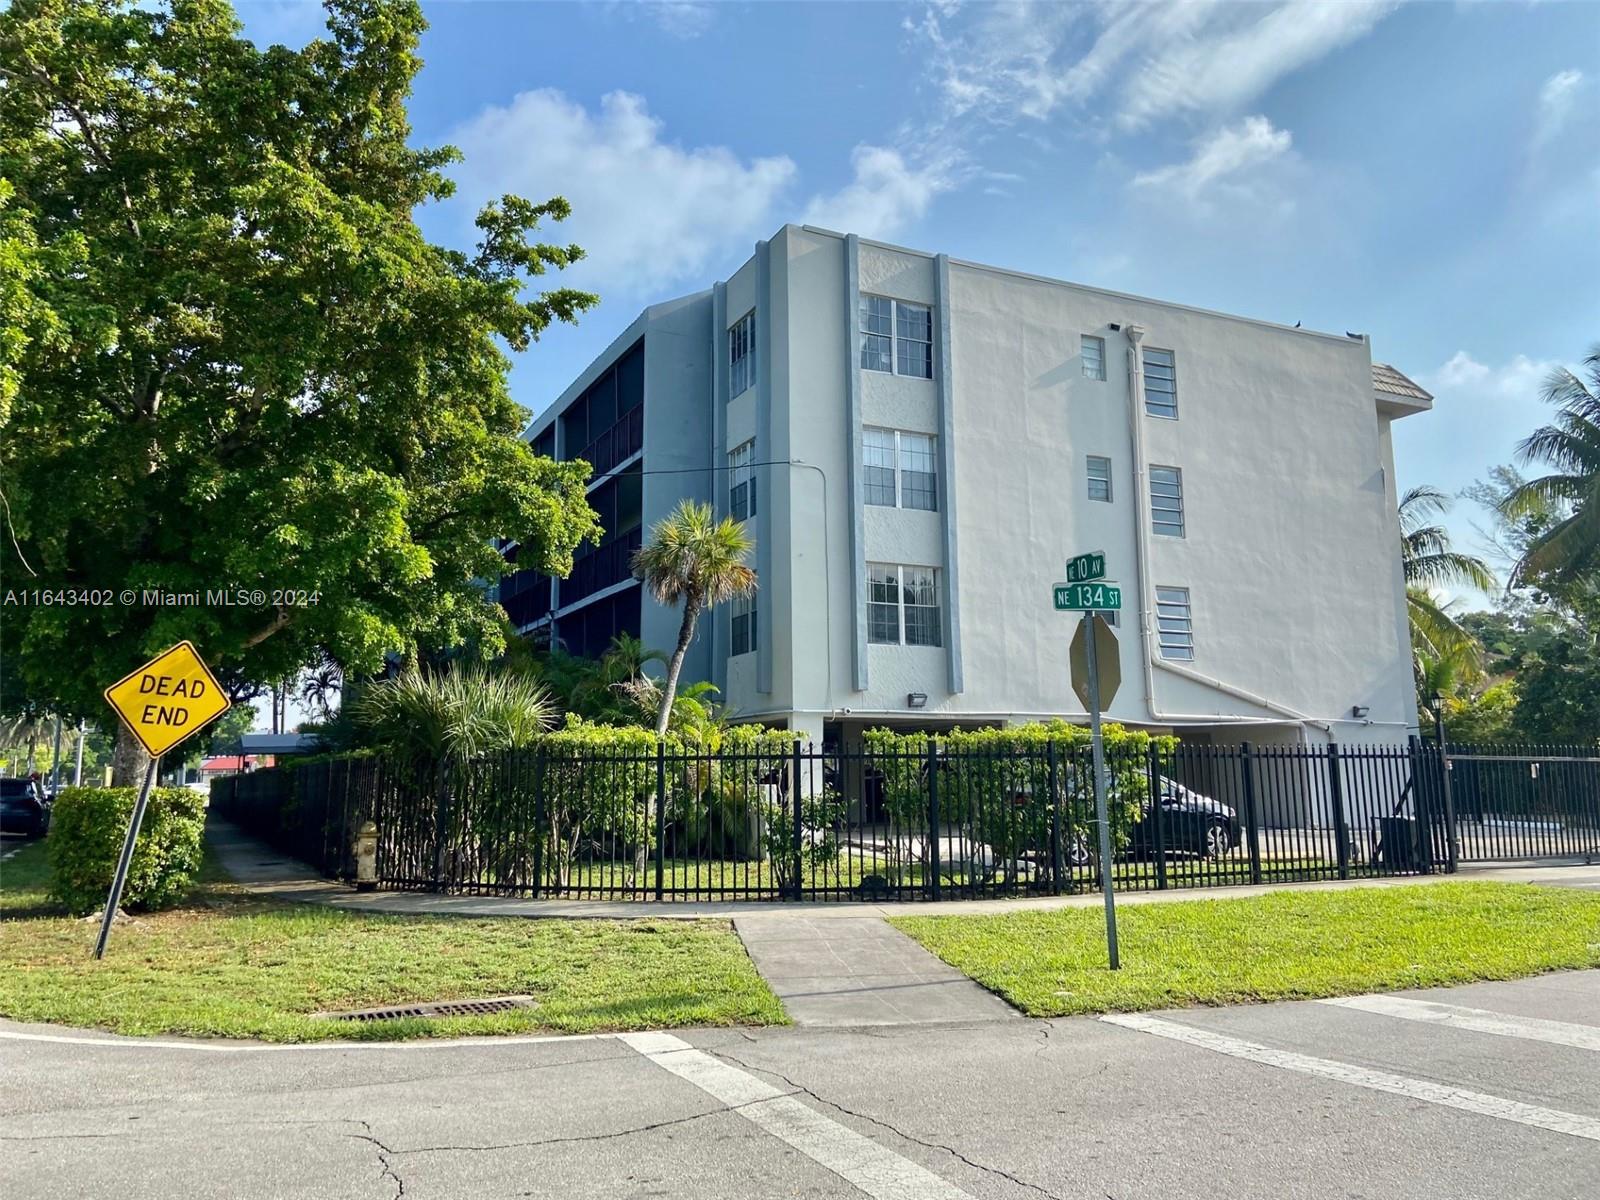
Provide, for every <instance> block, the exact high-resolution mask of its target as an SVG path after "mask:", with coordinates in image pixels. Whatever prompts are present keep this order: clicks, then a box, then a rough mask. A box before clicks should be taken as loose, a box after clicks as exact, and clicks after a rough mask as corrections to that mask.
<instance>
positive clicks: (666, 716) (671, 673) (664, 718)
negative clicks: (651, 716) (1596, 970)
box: [656, 592, 700, 737]
mask: <svg viewBox="0 0 1600 1200" xmlns="http://www.w3.org/2000/svg"><path fill="white" fill-rule="evenodd" d="M699 619H700V596H699V594H698V593H695V592H690V593H689V595H688V596H686V597H685V598H684V601H683V624H682V625H681V626H679V627H678V645H677V647H676V648H675V649H674V650H673V651H672V661H671V662H669V663H668V664H667V681H666V683H664V684H662V686H661V711H660V713H658V714H657V715H656V736H657V737H666V736H667V723H668V722H669V721H670V720H671V719H672V702H673V700H674V699H676V698H677V694H678V676H679V674H681V673H682V671H683V659H684V656H685V655H687V654H688V653H689V643H690V642H692V641H694V626H695V622H696V621H698V620H699Z"/></svg>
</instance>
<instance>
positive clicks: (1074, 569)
mask: <svg viewBox="0 0 1600 1200" xmlns="http://www.w3.org/2000/svg"><path fill="white" fill-rule="evenodd" d="M1105 577H1106V556H1105V551H1103V550H1095V551H1092V552H1090V553H1088V554H1080V555H1078V556H1077V557H1075V558H1069V559H1068V560H1067V582H1068V583H1093V582H1094V581H1095V580H1096V579H1104V578H1105ZM1057 607H1059V605H1058V606H1057Z"/></svg>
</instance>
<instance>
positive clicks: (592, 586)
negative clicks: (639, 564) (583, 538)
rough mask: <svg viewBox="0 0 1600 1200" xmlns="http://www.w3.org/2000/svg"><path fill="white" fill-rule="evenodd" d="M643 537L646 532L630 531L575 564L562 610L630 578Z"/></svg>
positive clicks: (563, 590)
mask: <svg viewBox="0 0 1600 1200" xmlns="http://www.w3.org/2000/svg"><path fill="white" fill-rule="evenodd" d="M643 534H644V530H643V529H630V530H629V531H628V532H627V533H624V534H619V535H618V536H617V537H615V538H613V539H612V540H611V541H609V542H607V543H605V544H604V545H603V546H600V547H599V548H598V549H595V550H591V551H590V552H589V553H588V554H585V555H584V556H583V557H582V558H580V559H578V560H577V561H576V562H575V563H573V564H572V574H571V575H569V576H567V578H565V579H563V580H562V581H561V604H562V607H566V606H567V605H569V604H575V603H577V602H578V601H579V600H582V599H583V598H584V597H585V596H592V595H593V594H594V593H595V592H598V591H600V590H601V589H602V588H608V587H610V586H611V585H612V584H614V583H621V582H622V581H623V580H624V579H627V578H629V577H630V576H631V575H632V573H633V555H634V552H635V551H636V550H638V549H639V547H640V545H641V544H643Z"/></svg>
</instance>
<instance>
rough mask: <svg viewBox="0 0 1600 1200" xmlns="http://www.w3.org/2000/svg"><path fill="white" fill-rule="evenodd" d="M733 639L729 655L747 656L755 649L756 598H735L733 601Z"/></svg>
mask: <svg viewBox="0 0 1600 1200" xmlns="http://www.w3.org/2000/svg"><path fill="white" fill-rule="evenodd" d="M732 612H733V638H732V643H733V644H732V645H731V646H730V647H729V649H728V653H729V654H730V655H739V654H749V653H750V652H751V651H752V650H754V649H755V648H756V598H755V596H754V595H749V596H735V597H734V600H733V607H732Z"/></svg>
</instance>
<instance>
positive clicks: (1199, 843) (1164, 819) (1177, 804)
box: [1132, 775, 1240, 858]
mask: <svg viewBox="0 0 1600 1200" xmlns="http://www.w3.org/2000/svg"><path fill="white" fill-rule="evenodd" d="M1159 790H1160V799H1161V831H1160V832H1161V838H1160V842H1159V845H1160V846H1161V847H1162V848H1163V849H1164V850H1167V851H1176V852H1178V853H1180V854H1185V853H1186V854H1199V855H1202V856H1203V857H1205V858H1221V857H1222V856H1223V855H1224V854H1226V853H1227V852H1228V851H1230V850H1236V849H1238V847H1239V839H1240V829H1239V818H1238V815H1237V814H1236V813H1235V812H1234V811H1233V809H1231V808H1229V807H1228V806H1227V805H1226V804H1222V803H1219V802H1218V801H1216V800H1213V799H1212V798H1211V797H1210V796H1202V795H1201V794H1200V793H1199V792H1193V791H1190V790H1189V789H1188V788H1186V787H1184V786H1183V784H1181V783H1179V782H1178V781H1177V780H1175V779H1168V778H1167V777H1166V776H1165V775H1163V776H1161V783H1160V787H1159ZM1132 835H1133V837H1132V841H1133V847H1132V848H1133V851H1134V852H1135V853H1136V854H1154V853H1155V852H1156V846H1157V845H1158V843H1157V840H1156V810H1155V809H1154V808H1153V807H1151V806H1150V805H1148V804H1147V805H1146V806H1145V810H1144V814H1143V815H1142V816H1141V817H1140V818H1139V821H1138V823H1137V824H1136V825H1134V827H1133V830H1132Z"/></svg>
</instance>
